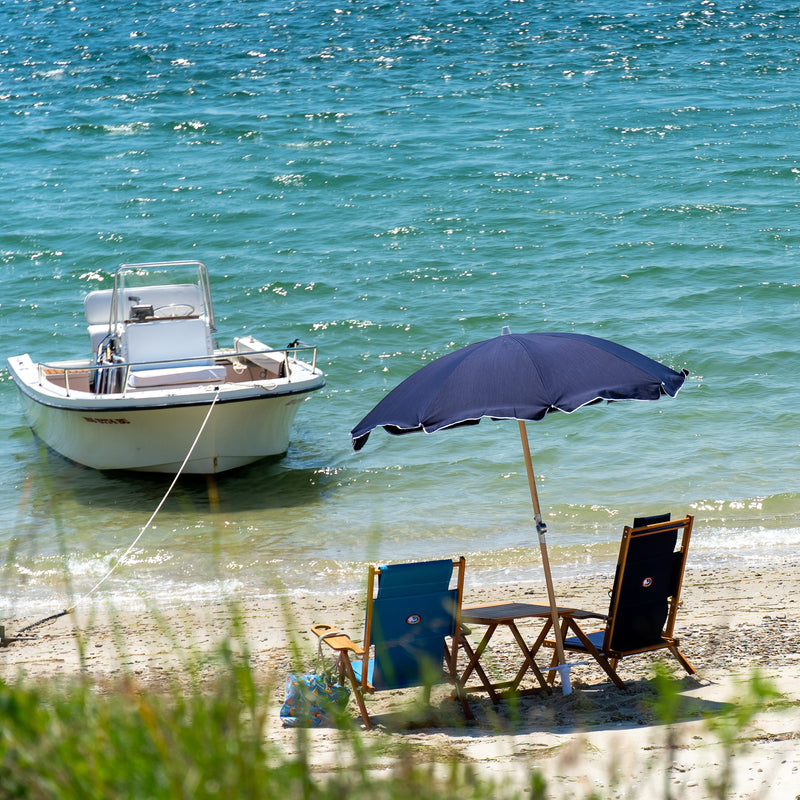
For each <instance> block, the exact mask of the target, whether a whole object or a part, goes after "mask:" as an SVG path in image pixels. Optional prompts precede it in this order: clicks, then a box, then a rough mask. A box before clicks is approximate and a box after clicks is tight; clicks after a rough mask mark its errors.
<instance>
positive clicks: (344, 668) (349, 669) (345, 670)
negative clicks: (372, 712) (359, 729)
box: [339, 653, 372, 731]
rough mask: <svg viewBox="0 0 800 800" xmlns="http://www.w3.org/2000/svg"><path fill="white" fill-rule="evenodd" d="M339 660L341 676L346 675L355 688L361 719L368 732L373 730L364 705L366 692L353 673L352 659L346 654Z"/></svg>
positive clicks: (341, 655) (354, 693)
mask: <svg viewBox="0 0 800 800" xmlns="http://www.w3.org/2000/svg"><path fill="white" fill-rule="evenodd" d="M339 659H340V660H339V674H340V675H341V674H344V675H345V676H347V680H348V681H350V686H352V688H353V697H355V700H356V703H357V704H358V710H359V711H360V712H361V719H362V720H363V721H364V727H365V728H366V729H367V730H368V731H369V730H372V720H371V719H370V717H369V712H368V711H367V706H366V704H365V703H364V691H363V689H362V688H361V684H360V683H359V681H358V680H357V679H356V674H355V672H353V666H352V664H351V663H350V659H349V658H348V657H347V654H346V653H341V654H340V656H339Z"/></svg>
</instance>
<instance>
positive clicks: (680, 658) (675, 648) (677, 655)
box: [669, 644, 697, 675]
mask: <svg viewBox="0 0 800 800" xmlns="http://www.w3.org/2000/svg"><path fill="white" fill-rule="evenodd" d="M669 650H670V652H671V653H672V655H674V656H675V658H677V659H678V663H679V664H680V665H681V666H682V667H683V668H684V669H685V670H686V672H688V673H689V675H697V670H696V669H695V668H694V667H693V666H692V665H691V664H690V663H689V660H688V659H687V658H686V656H685V655H684V654H683V653H682V652H681V651H680V650H679V648H678V645H677V644H671V645H670V646H669Z"/></svg>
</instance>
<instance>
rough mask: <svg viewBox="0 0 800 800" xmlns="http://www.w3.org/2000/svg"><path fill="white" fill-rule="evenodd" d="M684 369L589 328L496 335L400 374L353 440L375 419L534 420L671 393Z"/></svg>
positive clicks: (407, 424) (360, 439)
mask: <svg viewBox="0 0 800 800" xmlns="http://www.w3.org/2000/svg"><path fill="white" fill-rule="evenodd" d="M687 374H688V373H687V372H686V371H685V370H684V371H682V372H676V371H675V370H672V369H670V368H669V367H665V366H664V365H663V364H660V363H659V362H657V361H653V360H652V359H651V358H648V357H647V356H644V355H642V354H641V353H638V352H636V351H635V350H631V349H630V348H627V347H623V346H622V345H619V344H616V343H615V342H610V341H608V340H606V339H599V338H597V337H595V336H586V335H584V334H579V333H527V334H508V335H505V336H497V337H496V338H494V339H488V340H487V341H484V342H477V343H475V344H471V345H467V346H466V347H463V348H461V349H460V350H456V351H455V352H453V353H449V354H448V355H446V356H442V357H441V358H438V359H436V361H432V362H431V363H430V364H427V365H426V366H424V367H423V368H422V369H420V370H418V371H417V372H415V373H413V374H412V375H410V376H409V377H408V378H406V379H405V380H404V381H403V382H402V383H400V384H399V385H398V386H396V387H395V388H394V389H392V391H391V392H389V394H387V395H386V396H385V397H384V398H383V400H381V402H380V403H378V405H376V406H375V408H373V409H372V411H370V412H369V414H367V415H366V416H365V417H364V419H362V420H361V422H359V423H358V425H356V426H355V428H353V430H352V431H351V435H352V437H353V447H354V448H355V449H356V450H360V449H361V448H362V447H363V446H364V445H365V444H366V442H367V439H368V438H369V434H370V431H372V430H373V429H374V428H377V427H383V428H385V429H386V430H387V431H388V432H389V433H394V434H402V433H412V432H414V431H425V433H433V432H434V431H438V430H441V429H442V428H452V427H455V426H457V425H468V424H476V423H478V422H480V420H481V419H482V418H483V417H490V418H492V419H521V420H532V421H534V420H540V419H542V418H543V417H544V416H545V415H546V414H549V413H550V412H553V411H566V412H572V411H576V410H577V409H579V408H581V407H583V406H585V405H590V404H592V403H596V402H599V401H601V400H658V398H659V397H661V396H663V395H669V396H670V397H674V396H675V395H676V394H677V393H678V391H679V389H680V388H681V386H682V385H683V382H684V381H685V380H686V375H687Z"/></svg>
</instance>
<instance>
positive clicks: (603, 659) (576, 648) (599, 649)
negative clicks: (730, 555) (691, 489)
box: [532, 515, 697, 689]
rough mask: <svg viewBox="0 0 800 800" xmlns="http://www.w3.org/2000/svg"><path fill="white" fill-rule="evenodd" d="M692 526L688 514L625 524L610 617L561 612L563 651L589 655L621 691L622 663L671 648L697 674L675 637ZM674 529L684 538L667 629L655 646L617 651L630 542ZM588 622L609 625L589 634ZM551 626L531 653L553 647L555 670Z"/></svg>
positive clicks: (552, 673)
mask: <svg viewBox="0 0 800 800" xmlns="http://www.w3.org/2000/svg"><path fill="white" fill-rule="evenodd" d="M693 524H694V517H693V516H691V515H689V516H686V517H684V518H682V519H676V520H672V521H666V522H658V523H655V524H652V525H643V526H642V527H639V528H632V527H630V526H627V525H626V526H625V528H624V529H623V532H622V542H621V544H620V551H619V557H618V559H617V571H616V575H615V578H614V587H613V589H612V590H611V602H610V604H609V611H608V614H598V613H594V612H591V611H581V610H579V609H566V608H565V609H559V617H560V618H561V635H562V639H563V642H564V649H565V650H566V651H569V652H574V653H588V654H589V655H591V656H592V657H593V658H594V659H595V661H597V663H598V664H599V665H600V667H602V668H603V670H605V672H606V674H607V675H608V677H609V678H610V679H611V680H612V681H613V682H614V684H615V685H616V686H617V687H618V688H620V689H626V688H627V686H626V685H625V683H624V681H623V680H622V679H621V678H620V677H619V675H618V673H617V666H618V664H619V662H620V660H621V659H623V658H624V657H626V656H632V655H637V654H640V653H649V652H652V651H655V650H661V649H668V650H669V651H670V652H671V653H672V655H673V656H674V657H675V658H676V659H677V661H678V663H680V665H681V666H682V667H683V668H684V669H685V670H686V672H687V673H688V674H690V675H694V674H696V672H697V670H696V669H695V668H694V667H693V666H692V664H691V663H690V662H689V661H688V659H687V658H686V657H685V656H684V654H683V653H682V652H681V650H680V648H679V644H680V642H679V640H678V639H677V638H676V637H675V635H674V633H675V619H676V616H677V613H678V608H679V606H680V596H681V588H682V586H683V576H684V570H685V568H686V556H687V552H688V549H689V542H690V540H691V535H692V526H693ZM671 530H678V531H680V530H682V536H681V539H680V544H679V545H678V547H677V549H676V550H675V551H674V557H675V559H676V561H675V566H674V571H673V581H674V583H673V586H672V593H671V595H670V596H669V597H668V600H667V602H668V612H667V618H666V621H665V623H664V629H663V631H662V633H661V637H660V640H659V641H657V642H654V643H652V644H648V645H647V646H644V647H637V648H633V649H621V648H614V647H613V646H612V641H613V638H614V633H615V630H616V628H617V626H618V624H622V622H621V621H620V619H619V617H620V616H621V612H620V588H621V585H622V579H623V576H624V574H625V567H626V564H627V563H628V553H629V549H630V545H631V542H632V541H633V540H635V539H637V538H639V537H646V536H651V535H654V534H659V533H663V532H665V531H671ZM586 619H599V620H605V622H606V625H605V628H604V630H602V631H597V632H594V633H590V634H586V633H585V632H584V631H583V630H582V629H581V627H580V625H579V624H578V620H581V621H583V620H586ZM552 624H553V623H552V621H551V620H548V622H547V623H545V626H544V628H543V629H542V632H541V633H540V635H539V637H538V639H537V641H536V643H535V644H534V646H533V648H532V652H533V653H536V652H537V651H538V650H539V648H540V647H542V646H544V647H550V648H553V649H554V656H553V661H552V663H551V667H555V666H556V663H555V661H556V657H555V641H554V640H551V639H548V638H547V635H548V634H549V633H550V632H551V629H552ZM600 634H602V641H600ZM573 637H574V638H573ZM554 678H555V671H554V670H552V669H551V671H550V677H549V681H550V683H552V682H553V680H554Z"/></svg>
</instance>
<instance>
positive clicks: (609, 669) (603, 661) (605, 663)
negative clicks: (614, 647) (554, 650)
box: [564, 620, 628, 690]
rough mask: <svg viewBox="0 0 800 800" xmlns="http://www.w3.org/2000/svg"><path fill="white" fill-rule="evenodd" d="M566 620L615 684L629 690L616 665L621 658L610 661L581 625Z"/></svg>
mask: <svg viewBox="0 0 800 800" xmlns="http://www.w3.org/2000/svg"><path fill="white" fill-rule="evenodd" d="M564 621H565V622H566V623H569V628H570V629H571V630H572V632H573V633H574V634H575V635H576V636H577V637H578V640H579V641H580V643H581V644H582V645H583V647H584V648H585V649H586V652H587V653H589V655H590V656H592V658H593V659H594V660H595V661H596V662H597V663H598V664H599V665H600V666H601V667H602V668H603V670H604V671H605V673H606V675H608V677H609V678H611V680H612V681H613V683H614V686H616V687H617V688H618V689H623V690H627V688H628V687H627V686H626V685H625V682H624V681H623V680H622V678H620V677H619V675H617V668H616V665H617V664H618V663H619V659H618V658H614V659H612V660H611V661H609V660H608V659H607V658H606V657H605V656H604V655H603V654H602V653H601V652H600V651H599V650H598V649H597V647H595V646H594V644H592V641H591V639H589V637H588V636H587V635H586V634H585V633H584V632H583V631H582V630H581V629H580V627H579V626H578V624H577V623H576V622H575V621H574V620H564ZM566 638H567V637H566V636H564V639H566Z"/></svg>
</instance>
